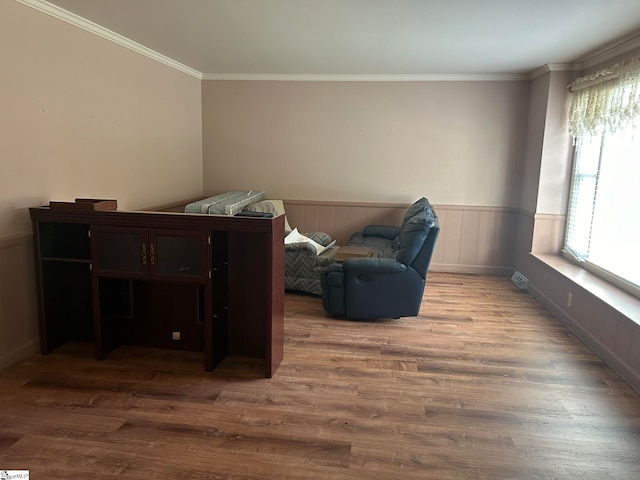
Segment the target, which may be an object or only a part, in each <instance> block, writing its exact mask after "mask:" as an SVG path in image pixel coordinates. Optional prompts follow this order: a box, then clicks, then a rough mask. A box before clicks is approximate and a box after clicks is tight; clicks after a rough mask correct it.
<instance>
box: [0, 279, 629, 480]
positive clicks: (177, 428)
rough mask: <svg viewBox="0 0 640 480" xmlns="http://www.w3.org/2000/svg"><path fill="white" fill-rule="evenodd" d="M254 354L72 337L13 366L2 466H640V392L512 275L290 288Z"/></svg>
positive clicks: (484, 471) (192, 475) (425, 469)
mask: <svg viewBox="0 0 640 480" xmlns="http://www.w3.org/2000/svg"><path fill="white" fill-rule="evenodd" d="M285 302H286V303H285V316H286V318H285V354H284V361H283V362H282V365H281V366H280V368H279V369H278V371H277V372H276V374H275V376H274V377H273V378H271V379H264V378H262V375H263V366H262V365H261V364H258V363H256V362H254V361H252V360H250V359H238V358H236V359H227V360H226V361H225V362H224V363H223V365H221V366H220V367H219V368H218V369H216V370H215V371H214V372H213V373H204V372H203V371H202V356H201V355H199V354H193V353H185V352H175V351H167V350H156V349H144V348H134V347H121V348H119V349H117V350H115V351H114V352H113V353H112V354H110V355H109V356H108V357H107V359H105V360H104V361H102V362H96V361H94V360H93V357H92V355H93V352H92V349H91V346H90V345H85V344H67V345H65V346H63V347H62V348H60V349H58V350H56V351H55V352H53V353H52V354H51V355H49V356H47V357H40V356H38V357H35V358H33V359H31V360H28V361H25V362H23V363H22V364H20V365H18V366H16V367H14V368H12V369H9V370H6V371H4V372H1V373H0V392H1V393H0V470H4V469H28V470H30V474H31V478H32V479H44V478H46V479H115V478H118V479H136V480H138V479H152V478H176V479H177V478H179V479H221V478H235V479H255V478H260V479H309V478H312V479H316V478H319V479H368V480H372V479H404V478H406V479H438V480H440V479H581V480H586V479H598V480H607V479H634V480H635V479H637V478H638V476H639V475H640V473H639V472H640V396H639V395H638V394H637V393H635V392H634V391H633V390H631V389H630V388H629V387H628V385H627V384H625V383H624V382H623V381H622V380H621V379H620V378H619V377H618V376H617V375H616V374H615V373H614V372H613V371H612V370H610V369H609V368H608V367H607V366H606V365H604V364H603V363H602V362H601V361H600V360H599V359H598V358H597V357H596V356H595V355H594V354H593V353H592V352H591V351H589V350H588V349H587V348H586V347H585V346H584V345H583V344H581V343H580V342H579V341H578V340H577V339H576V338H575V337H574V336H573V335H572V334H571V333H570V332H569V331H568V330H567V329H566V328H564V327H563V326H562V325H561V324H560V323H559V322H558V321H557V320H555V319H554V318H553V317H552V316H551V315H550V314H549V313H548V312H547V311H546V310H545V309H544V308H543V307H542V306H540V305H539V304H538V303H537V302H536V301H535V300H534V299H533V298H532V297H531V296H529V295H528V294H525V293H520V292H517V291H516V290H515V287H514V286H513V285H512V284H511V283H510V282H509V280H508V278H506V277H495V276H483V275H460V274H442V273H436V274H430V277H429V280H428V284H427V289H426V292H425V299H424V302H423V308H422V310H421V315H420V316H419V317H416V318H402V319H399V320H381V321H375V322H362V321H346V320H340V319H332V318H328V317H327V316H326V315H325V313H324V311H323V309H322V305H321V302H320V299H319V298H317V297H311V296H305V295H302V294H300V295H298V294H287V295H286V300H285Z"/></svg>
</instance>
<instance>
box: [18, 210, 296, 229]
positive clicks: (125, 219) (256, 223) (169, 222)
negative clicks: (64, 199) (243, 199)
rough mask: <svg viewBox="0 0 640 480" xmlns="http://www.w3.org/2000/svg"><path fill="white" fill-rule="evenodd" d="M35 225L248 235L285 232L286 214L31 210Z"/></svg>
mask: <svg viewBox="0 0 640 480" xmlns="http://www.w3.org/2000/svg"><path fill="white" fill-rule="evenodd" d="M29 211H30V213H31V219H32V220H33V221H34V222H64V223H87V224H95V225H113V226H135V227H153V228H180V229H185V228H188V229H192V230H227V231H246V232H267V233H268V232H277V231H282V232H284V215H278V216H276V217H273V218H252V217H233V216H227V215H204V214H193V213H176V212H152V211H121V210H114V211H78V212H75V211H65V210H55V209H53V210H52V209H50V208H49V207H48V206H43V207H32V208H30V209H29Z"/></svg>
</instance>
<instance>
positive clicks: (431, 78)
mask: <svg viewBox="0 0 640 480" xmlns="http://www.w3.org/2000/svg"><path fill="white" fill-rule="evenodd" d="M202 79H203V80H262V81H272V82H273V81H275V82H499V81H523V80H529V76H528V75H527V74H520V73H496V74H484V73H478V74H475V73H470V74H429V75H340V74H332V75H318V74H309V75H306V74H300V75H296V74H290V75H287V74H282V75H274V74H249V73H238V74H234V73H205V74H204V75H203V76H202Z"/></svg>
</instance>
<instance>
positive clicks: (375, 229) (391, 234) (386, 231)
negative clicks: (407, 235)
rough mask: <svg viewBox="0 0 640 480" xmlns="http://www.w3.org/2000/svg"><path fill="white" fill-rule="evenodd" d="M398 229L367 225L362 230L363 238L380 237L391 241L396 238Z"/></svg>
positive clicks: (392, 226)
mask: <svg viewBox="0 0 640 480" xmlns="http://www.w3.org/2000/svg"><path fill="white" fill-rule="evenodd" d="M399 232H400V227H396V226H394V225H367V226H366V227H364V229H363V230H362V236H363V237H382V238H388V239H389V240H393V239H394V238H396V237H397V236H398V233H399Z"/></svg>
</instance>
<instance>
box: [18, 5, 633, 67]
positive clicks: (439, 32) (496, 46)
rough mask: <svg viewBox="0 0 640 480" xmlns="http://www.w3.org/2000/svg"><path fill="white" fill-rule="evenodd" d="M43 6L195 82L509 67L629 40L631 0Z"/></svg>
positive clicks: (569, 57)
mask: <svg viewBox="0 0 640 480" xmlns="http://www.w3.org/2000/svg"><path fill="white" fill-rule="evenodd" d="M38 2H39V0H38ZM49 2H50V3H52V4H54V5H57V6H59V7H61V8H63V9H65V10H67V11H69V12H72V13H74V14H77V15H79V16H81V17H83V18H85V19H87V20H90V21H92V22H95V23H96V24H98V25H100V26H102V27H105V28H106V29H109V30H111V31H113V32H116V33H118V34H120V35H122V36H124V37H126V38H128V39H130V40H133V41H134V42H137V43H139V44H141V45H143V46H145V47H148V48H149V49H151V50H154V51H155V52H158V53H160V54H162V55H164V56H166V57H169V58H170V59H173V60H174V61H177V62H179V63H181V64H183V65H186V66H187V67H190V68H191V69H194V70H196V71H198V72H200V73H203V74H205V77H206V76H212V75H213V76H215V75H267V76H268V75H382V76H385V75H387V76H388V75H403V76H420V75H461V74H469V75H472V74H521V73H530V72H532V71H534V70H536V69H537V68H539V67H541V66H544V65H546V64H568V63H575V62H578V61H580V59H582V58H583V57H585V55H588V54H590V53H592V52H593V51H594V50H595V49H598V48H600V47H602V46H603V45H605V44H609V43H611V42H615V41H617V40H619V39H621V38H623V37H629V36H634V35H638V38H640V0H49ZM26 3H32V2H26ZM45 3H46V2H45Z"/></svg>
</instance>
